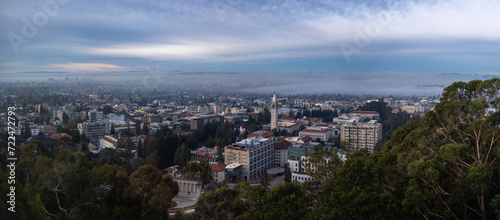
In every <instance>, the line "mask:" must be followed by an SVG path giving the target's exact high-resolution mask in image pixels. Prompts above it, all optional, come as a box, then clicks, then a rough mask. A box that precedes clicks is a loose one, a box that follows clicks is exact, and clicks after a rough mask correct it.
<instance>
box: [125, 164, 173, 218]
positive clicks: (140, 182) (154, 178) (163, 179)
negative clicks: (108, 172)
mask: <svg viewBox="0 0 500 220" xmlns="http://www.w3.org/2000/svg"><path fill="white" fill-rule="evenodd" d="M178 192H179V186H178V185H177V183H176V182H174V181H173V179H172V178H171V177H169V176H163V175H162V173H161V172H160V171H159V170H157V169H156V168H155V167H153V166H152V165H150V164H146V165H144V166H141V167H139V169H137V170H136V171H135V172H134V173H132V175H131V176H130V185H129V186H128V187H127V188H126V189H125V192H124V193H125V195H127V196H130V197H132V198H136V199H138V200H139V201H140V202H141V218H146V217H147V218H167V217H168V212H166V211H165V208H168V207H170V204H171V201H172V199H173V198H174V196H175V195H177V193H178Z"/></svg>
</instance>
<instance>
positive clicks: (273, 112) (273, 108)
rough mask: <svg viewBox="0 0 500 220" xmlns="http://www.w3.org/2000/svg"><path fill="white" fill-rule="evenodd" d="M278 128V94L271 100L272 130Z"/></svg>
mask: <svg viewBox="0 0 500 220" xmlns="http://www.w3.org/2000/svg"><path fill="white" fill-rule="evenodd" d="M273 129H278V106H277V104H276V94H274V95H273V99H272V100H271V130H273Z"/></svg>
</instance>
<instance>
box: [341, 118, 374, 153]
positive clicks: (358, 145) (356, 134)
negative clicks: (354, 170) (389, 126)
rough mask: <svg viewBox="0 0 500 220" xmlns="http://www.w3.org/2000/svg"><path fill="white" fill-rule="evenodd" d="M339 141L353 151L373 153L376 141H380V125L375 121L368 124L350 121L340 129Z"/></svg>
mask: <svg viewBox="0 0 500 220" xmlns="http://www.w3.org/2000/svg"><path fill="white" fill-rule="evenodd" d="M340 140H341V141H342V142H344V143H346V144H348V145H349V146H350V147H353V148H354V149H364V148H366V149H368V150H369V151H373V149H374V148H375V145H376V144H377V142H378V141H380V140H382V124H380V123H377V121H376V120H371V121H369V122H368V123H357V122H356V120H350V121H348V122H347V123H345V124H344V125H342V126H341V129H340Z"/></svg>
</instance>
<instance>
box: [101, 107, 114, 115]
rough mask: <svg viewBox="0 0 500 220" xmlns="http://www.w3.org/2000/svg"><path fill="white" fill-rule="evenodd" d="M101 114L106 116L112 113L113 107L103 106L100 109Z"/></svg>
mask: <svg viewBox="0 0 500 220" xmlns="http://www.w3.org/2000/svg"><path fill="white" fill-rule="evenodd" d="M102 113H103V114H104V115H107V114H109V113H113V107H111V106H109V105H105V106H104V107H103V109H102Z"/></svg>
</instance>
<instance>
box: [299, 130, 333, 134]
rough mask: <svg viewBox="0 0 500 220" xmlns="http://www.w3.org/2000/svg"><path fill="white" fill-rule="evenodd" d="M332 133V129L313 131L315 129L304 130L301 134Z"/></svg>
mask: <svg viewBox="0 0 500 220" xmlns="http://www.w3.org/2000/svg"><path fill="white" fill-rule="evenodd" d="M329 131H331V129H324V130H313V129H304V130H302V131H300V132H311V133H326V132H329Z"/></svg>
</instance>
